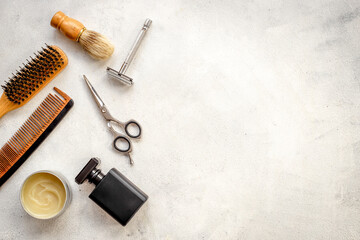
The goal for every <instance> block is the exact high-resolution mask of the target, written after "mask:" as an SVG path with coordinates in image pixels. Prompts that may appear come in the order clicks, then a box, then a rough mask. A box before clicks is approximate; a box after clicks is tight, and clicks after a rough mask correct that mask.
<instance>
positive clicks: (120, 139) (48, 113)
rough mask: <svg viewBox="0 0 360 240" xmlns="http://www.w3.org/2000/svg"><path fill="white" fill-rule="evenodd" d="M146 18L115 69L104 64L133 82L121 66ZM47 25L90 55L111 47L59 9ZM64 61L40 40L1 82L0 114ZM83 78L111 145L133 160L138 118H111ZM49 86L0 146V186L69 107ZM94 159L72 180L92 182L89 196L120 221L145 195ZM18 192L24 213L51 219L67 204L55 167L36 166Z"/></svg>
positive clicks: (64, 187) (110, 72)
mask: <svg viewBox="0 0 360 240" xmlns="http://www.w3.org/2000/svg"><path fill="white" fill-rule="evenodd" d="M151 23H152V21H151V20H150V19H146V21H145V23H144V25H143V27H142V29H141V31H140V33H139V35H138V36H137V38H136V41H135V43H134V44H133V46H132V48H131V50H130V52H129V54H128V56H127V57H126V59H125V61H124V63H123V65H122V66H121V69H120V70H119V71H118V72H117V71H115V70H114V69H111V68H109V67H108V68H107V73H108V75H109V76H111V77H113V78H114V79H115V80H118V81H120V82H122V83H125V84H127V85H130V86H131V85H132V84H133V79H132V78H130V77H128V76H127V75H125V72H126V70H127V69H128V67H129V65H130V63H131V61H132V60H133V58H134V56H135V53H136V51H137V50H138V48H139V46H140V44H141V41H142V40H143V38H144V36H145V34H146V32H147V30H148V29H149V28H150V25H151ZM50 25H51V26H52V27H54V28H57V29H59V30H60V32H62V33H63V34H64V35H65V36H66V37H67V38H69V39H71V40H73V41H76V42H79V43H80V45H81V46H82V47H83V48H84V50H85V52H87V53H88V54H89V55H90V56H91V57H93V58H94V59H100V60H103V59H106V58H108V57H110V56H111V55H112V53H113V51H114V46H113V45H112V44H111V43H110V41H109V40H108V39H107V38H106V37H105V36H103V35H101V34H99V33H97V32H94V31H91V30H87V29H86V28H85V26H84V25H83V24H82V23H80V22H79V21H77V20H75V19H73V18H70V17H68V16H66V15H65V14H64V13H63V12H60V11H59V12H57V13H56V14H55V15H54V16H53V17H52V19H51V23H50ZM67 64H68V58H67V56H66V55H65V53H64V52H63V51H62V50H61V49H60V48H59V47H57V46H54V45H51V46H49V45H46V47H44V48H42V50H41V51H39V52H37V53H36V54H35V57H30V60H27V63H26V64H23V67H22V68H20V69H19V70H18V71H16V73H15V74H13V76H12V77H11V78H9V80H8V81H7V82H5V84H4V85H3V86H2V88H3V90H4V92H3V94H2V96H1V98H0V118H1V117H2V116H3V115H5V114H6V113H8V112H9V111H12V110H14V109H16V108H19V107H21V106H23V105H24V104H26V103H27V102H28V101H30V99H32V98H33V97H34V96H35V95H36V94H37V93H38V92H39V91H40V90H42V89H43V88H44V87H45V86H46V85H47V84H48V83H49V82H50V81H51V80H52V79H53V78H54V77H55V76H57V75H58V74H59V73H60V72H61V71H62V70H63V69H64V68H65V67H66V66H67ZM83 78H84V80H85V82H86V85H87V86H88V88H89V90H90V92H91V94H92V96H93V98H94V100H95V102H96V104H97V106H98V107H99V110H100V112H101V113H102V115H103V116H104V118H105V120H106V121H107V126H108V128H109V129H110V131H111V132H112V133H113V134H114V135H115V138H114V140H113V146H114V148H115V149H116V150H117V151H118V152H120V153H122V154H125V155H127V156H128V157H129V160H130V164H131V165H133V163H134V162H133V160H132V157H131V156H130V153H131V151H132V142H131V140H130V138H132V139H140V137H141V134H142V129H141V126H140V124H139V123H138V122H137V121H135V120H129V121H126V122H121V121H119V120H117V119H116V118H114V117H113V116H112V115H111V114H110V112H109V110H108V109H107V107H106V105H105V104H104V102H103V101H102V99H101V98H100V96H99V95H98V93H97V92H96V91H95V89H94V87H93V86H92V84H91V83H90V81H89V80H88V78H87V77H86V76H85V75H83ZM54 90H55V92H56V94H52V93H50V94H49V95H48V96H47V97H46V98H45V99H44V100H43V102H42V103H41V104H40V105H39V106H38V107H37V108H36V110H35V111H34V112H33V113H32V114H31V115H30V117H29V118H28V119H27V120H26V121H25V122H24V124H23V125H22V126H21V127H20V128H19V130H18V131H16V133H15V134H14V135H13V136H12V137H11V138H10V140H8V141H7V142H6V143H5V144H4V146H3V147H2V148H1V149H0V187H1V185H3V184H4V183H5V182H6V181H7V180H8V179H9V178H10V177H11V176H12V175H13V174H14V173H15V171H16V170H18V169H19V167H20V166H21V165H22V164H23V163H24V162H25V161H26V160H27V159H28V158H29V157H30V155H31V154H32V153H33V152H34V151H35V150H36V149H37V147H38V146H39V145H40V144H41V143H42V142H43V141H44V140H45V139H46V137H47V136H48V135H49V134H50V133H51V132H52V130H53V129H54V128H55V127H56V126H57V125H58V123H59V122H60V121H61V120H62V119H63V118H64V116H65V115H66V114H67V113H68V111H69V110H70V109H71V108H72V106H73V104H74V102H73V100H72V99H71V98H70V97H69V96H68V95H67V94H65V93H64V92H63V91H61V90H59V89H58V88H56V87H54ZM1 120H2V119H1ZM115 126H118V127H120V128H121V129H122V130H123V132H119V131H117V130H116V129H115V128H114V127H115ZM99 163H100V162H99V160H98V159H97V158H91V159H90V161H89V162H88V163H87V164H86V165H85V167H84V168H83V169H82V170H81V171H80V173H79V174H78V175H77V176H76V178H75V182H76V183H77V184H82V183H83V182H84V181H85V180H88V181H89V182H90V183H93V184H95V185H96V187H95V189H94V190H93V191H92V193H91V194H90V196H89V197H90V199H92V200H93V201H94V202H95V203H96V204H98V205H99V206H100V207H101V208H103V209H104V210H105V211H106V212H107V213H108V214H109V215H111V216H112V217H113V218H114V219H115V220H116V221H118V222H119V223H120V224H121V225H123V226H125V225H126V224H127V223H128V222H129V220H130V219H131V218H132V217H133V216H134V215H135V213H136V212H137V211H138V210H139V209H140V207H141V206H142V205H143V204H144V203H145V202H146V201H147V199H148V196H147V195H146V194H145V193H144V192H143V191H141V190H140V189H139V188H138V187H137V186H135V185H134V184H133V183H132V182H131V181H130V180H129V179H127V178H126V177H125V176H124V175H122V174H121V173H120V172H119V171H118V170H117V169H115V168H112V169H111V170H110V171H109V172H108V173H107V174H106V175H104V174H103V173H102V172H101V170H99V169H97V168H96V167H97V165H98V164H99ZM20 195H21V197H20V200H21V205H22V207H23V208H24V210H25V211H26V212H27V213H28V214H29V215H31V216H33V217H34V218H38V219H51V218H54V217H57V216H59V215H60V214H61V213H62V212H64V211H65V209H66V207H67V206H68V205H69V204H70V201H71V195H72V193H71V188H70V186H69V184H68V183H67V180H66V179H65V177H63V176H62V175H61V174H60V173H58V172H53V171H48V170H41V171H37V172H35V173H33V174H31V175H30V176H29V177H28V178H27V179H26V180H25V181H24V182H23V184H22V187H21V194H20ZM54 196H56V197H54Z"/></svg>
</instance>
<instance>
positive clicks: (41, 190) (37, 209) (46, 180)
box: [21, 172, 66, 219]
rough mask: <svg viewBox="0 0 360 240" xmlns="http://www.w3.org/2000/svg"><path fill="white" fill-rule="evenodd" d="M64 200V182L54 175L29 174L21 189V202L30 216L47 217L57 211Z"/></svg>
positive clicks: (62, 205) (44, 173)
mask: <svg viewBox="0 0 360 240" xmlns="http://www.w3.org/2000/svg"><path fill="white" fill-rule="evenodd" d="M65 201H66V191H65V187H64V184H63V183H62V182H61V181H60V179H59V178H57V177H56V176H54V175H52V174H50V173H46V172H39V173H35V174H34V175H31V176H30V177H29V178H28V179H27V180H26V181H25V183H24V185H23V187H22V189H21V202H22V205H23V206H24V208H25V210H26V211H27V212H28V213H29V214H30V215H32V216H34V217H37V218H42V219H47V218H51V217H53V216H55V215H56V214H57V213H59V212H60V211H61V210H62V209H63V207H64V204H65Z"/></svg>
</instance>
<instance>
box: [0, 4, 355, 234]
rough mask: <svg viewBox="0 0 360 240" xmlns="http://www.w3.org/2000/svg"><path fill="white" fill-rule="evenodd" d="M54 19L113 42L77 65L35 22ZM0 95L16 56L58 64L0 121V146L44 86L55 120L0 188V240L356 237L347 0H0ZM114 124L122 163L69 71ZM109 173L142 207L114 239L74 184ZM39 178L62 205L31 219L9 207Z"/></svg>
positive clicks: (59, 40) (351, 27) (68, 46)
mask: <svg viewBox="0 0 360 240" xmlns="http://www.w3.org/2000/svg"><path fill="white" fill-rule="evenodd" d="M58 10H62V11H64V12H65V13H66V14H68V15H69V16H71V17H73V18H76V19H78V20H80V21H82V22H83V23H84V24H85V25H86V26H87V27H88V28H89V29H93V30H96V31H99V32H101V33H103V34H104V35H106V36H108V37H109V38H110V39H111V40H112V41H113V43H114V44H115V46H116V50H115V53H114V55H113V56H112V57H111V58H110V59H109V60H108V61H105V62H98V61H94V60H92V59H90V58H89V57H88V56H87V55H86V54H85V53H84V52H83V51H82V49H81V48H80V46H78V45H77V44H76V43H73V42H71V41H70V40H68V39H66V38H65V37H64V36H63V35H61V34H60V33H59V32H58V31H56V30H55V29H53V28H51V27H50V26H49V22H50V19H51V17H52V15H53V14H54V13H55V12H56V11H58ZM147 17H149V18H151V19H152V20H153V25H152V27H151V29H150V31H149V32H148V35H147V36H146V38H145V40H144V42H143V45H142V46H141V48H140V51H139V52H138V54H137V56H136V58H135V60H134V62H133V64H132V65H131V67H130V69H129V71H128V72H127V73H128V74H129V76H132V77H133V78H134V81H135V85H134V86H133V87H131V88H127V87H125V86H123V85H121V84H119V83H117V82H115V81H113V80H109V79H108V78H107V77H106V72H105V69H106V66H111V67H113V68H120V66H121V64H122V62H123V60H124V58H125V56H126V54H127V52H128V50H129V48H130V46H131V44H132V43H133V41H134V39H135V37H136V35H137V33H138V31H139V29H140V27H141V25H142V23H143V22H144V20H145V18H147ZM0 22H1V26H2V27H1V29H2V34H1V35H0V46H1V48H0V57H1V60H2V64H1V65H0V74H1V79H0V83H1V84H2V83H3V81H4V80H6V79H7V77H8V76H10V75H11V73H12V72H14V71H15V70H16V69H17V66H19V65H20V64H21V63H22V62H23V61H25V59H26V58H27V57H28V56H30V55H32V53H33V52H34V51H36V50H38V49H40V47H42V46H43V45H44V43H48V44H56V45H58V46H60V47H61V48H62V49H63V50H64V51H65V53H66V54H67V55H68V57H69V65H68V67H67V68H66V69H65V71H64V72H62V73H61V75H59V76H58V77H57V78H56V79H55V80H54V81H53V82H52V83H51V84H50V85H49V86H48V87H46V89H44V90H43V91H42V92H41V93H40V94H39V95H37V96H36V97H35V98H34V99H33V100H32V101H31V102H30V103H28V104H27V105H26V106H24V107H22V108H21V109H18V110H16V111H13V112H11V113H9V114H7V115H5V116H4V117H3V118H1V119H0V126H1V128H0V145H2V144H4V143H5V142H6V141H7V140H8V139H9V138H10V137H11V135H12V134H13V133H14V132H15V130H16V129H18V128H19V127H20V125H21V123H22V122H23V121H24V120H25V119H26V118H27V117H28V116H29V115H30V113H31V112H32V111H33V110H34V109H35V108H36V106H37V105H38V104H39V103H40V102H41V101H42V100H43V99H44V97H45V96H46V95H47V94H48V93H49V92H50V91H51V87H53V86H57V87H59V88H60V89H62V90H64V91H65V92H66V93H68V94H69V95H70V96H71V97H73V99H74V101H75V106H74V108H73V109H72V111H71V112H70V113H69V115H68V116H67V117H66V118H65V119H64V120H63V121H62V122H61V124H60V125H59V126H58V127H57V128H56V129H55V131H54V132H53V133H52V134H51V135H50V136H49V137H48V138H47V140H46V141H45V142H44V143H43V144H42V145H41V147H40V148H39V149H38V150H37V151H36V152H35V153H34V154H33V155H32V156H31V157H30V158H29V159H28V161H27V162H26V163H25V164H24V165H23V166H22V167H21V169H19V170H18V171H17V172H16V174H15V175H13V177H12V178H11V179H10V180H9V181H8V182H7V183H6V184H5V185H3V186H2V187H1V188H0V238H1V239H124V238H125V239H126V238H129V239H130V238H133V239H316V240H319V239H359V238H360V105H359V104H360V87H359V81H360V79H359V74H360V70H359V69H360V41H359V40H360V31H359V30H360V2H359V1H358V0H348V1H341V0H336V1H325V0H319V1H314V0H311V1H310V0H305V1H285V0H270V1H268V0H266V1H265V0H262V1H260V0H255V1H237V0H233V1H190V0H188V1H185V0H183V1H162V2H160V1H148V0H143V1H90V0H89V1H81V2H80V1H70V0H65V1H64V0H63V1H25V0H19V1H1V2H0ZM82 74H86V75H87V76H88V78H89V79H90V80H91V81H92V83H93V85H94V87H95V88H96V89H97V90H98V92H99V94H100V95H101V96H102V97H103V98H104V101H105V102H106V103H107V105H108V107H109V109H110V110H111V112H112V114H113V115H114V116H116V117H118V118H119V119H120V120H128V119H130V118H134V119H137V120H138V121H139V122H140V123H141V124H142V126H143V130H144V132H143V138H142V139H141V140H140V141H137V142H134V153H133V158H134V160H135V166H134V167H130V166H129V164H128V160H127V158H126V157H125V156H122V155H120V154H118V153H117V152H115V151H114V150H113V149H112V145H111V143H112V139H113V137H112V135H111V133H110V132H109V131H108V129H107V128H106V125H105V122H104V120H103V119H102V116H101V115H100V113H99V112H98V109H97V107H96V105H95V104H94V102H93V100H92V99H91V96H90V94H89V91H88V89H87V87H86V85H85V83H84V82H83V80H82V78H81V75H82ZM94 156H98V157H100V158H101V159H102V169H103V171H105V172H107V171H108V170H109V169H110V168H112V167H116V168H117V169H119V170H120V171H121V172H122V173H123V174H125V175H126V176H127V177H128V178H130V179H131V180H132V181H133V182H134V183H136V184H137V185H138V186H139V187H140V188H141V189H142V190H144V191H145V192H146V193H147V194H148V195H149V196H150V199H149V201H148V202H147V203H146V204H145V205H144V206H143V207H142V208H141V210H140V211H139V212H138V213H137V215H136V216H135V217H134V218H133V219H132V221H131V222H130V223H129V224H128V226H126V227H125V228H123V227H121V226H120V225H119V224H118V223H116V222H115V221H114V220H113V219H112V218H110V217H109V216H108V215H107V214H105V213H104V212H103V211H102V210H101V209H100V208H99V207H97V206H96V205H95V204H94V203H93V202H92V201H91V200H90V199H88V195H89V194H90V192H91V190H92V189H93V187H92V186H90V185H89V184H83V185H81V186H78V185H76V184H75V182H74V180H73V179H74V177H75V176H76V174H77V173H78V172H79V170H80V169H81V168H82V167H83V166H84V164H85V163H86V162H87V161H88V160H89V158H91V157H94ZM40 169H51V170H57V171H59V172H61V173H63V174H64V175H65V176H66V177H67V178H68V180H69V181H70V183H71V187H72V190H73V201H72V204H71V206H70V207H69V209H68V210H67V211H66V212H65V213H64V214H63V215H62V216H60V217H59V218H57V219H54V220H51V221H40V220H35V219H32V218H31V217H30V216H28V215H27V214H26V213H25V212H24V211H23V210H22V209H21V206H20V202H19V189H20V185H21V183H22V181H23V180H24V179H25V178H26V177H27V176H28V175H29V174H31V173H32V172H34V171H37V170H40Z"/></svg>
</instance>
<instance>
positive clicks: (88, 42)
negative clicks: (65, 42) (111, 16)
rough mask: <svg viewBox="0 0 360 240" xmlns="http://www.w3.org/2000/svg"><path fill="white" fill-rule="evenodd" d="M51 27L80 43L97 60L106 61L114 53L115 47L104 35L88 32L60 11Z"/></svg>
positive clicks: (54, 17)
mask: <svg viewBox="0 0 360 240" xmlns="http://www.w3.org/2000/svg"><path fill="white" fill-rule="evenodd" d="M50 25H51V26H52V27H54V28H57V29H59V30H60V32H62V33H63V34H64V35H65V36H66V37H67V38H69V39H71V40H73V41H75V42H79V43H80V45H81V46H82V47H83V48H84V49H85V51H86V52H87V53H88V54H89V55H90V56H91V57H93V58H95V59H106V58H108V57H110V56H111V54H112V53H113V52H114V45H112V44H111V43H110V41H109V40H108V39H107V38H106V37H105V36H104V35H102V34H100V33H97V32H95V31H91V30H87V29H86V28H85V26H84V24H82V23H81V22H79V21H77V20H75V19H73V18H70V17H68V16H66V15H65V14H64V13H63V12H61V11H59V12H57V13H55V15H54V16H53V17H52V19H51V22H50Z"/></svg>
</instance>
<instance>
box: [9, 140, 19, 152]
mask: <svg viewBox="0 0 360 240" xmlns="http://www.w3.org/2000/svg"><path fill="white" fill-rule="evenodd" d="M8 144H9V145H10V147H11V148H12V149H13V150H14V151H15V152H16V153H17V154H18V153H19V151H18V148H17V147H16V144H15V143H14V139H13V138H11V139H10V140H9V141H8Z"/></svg>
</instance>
